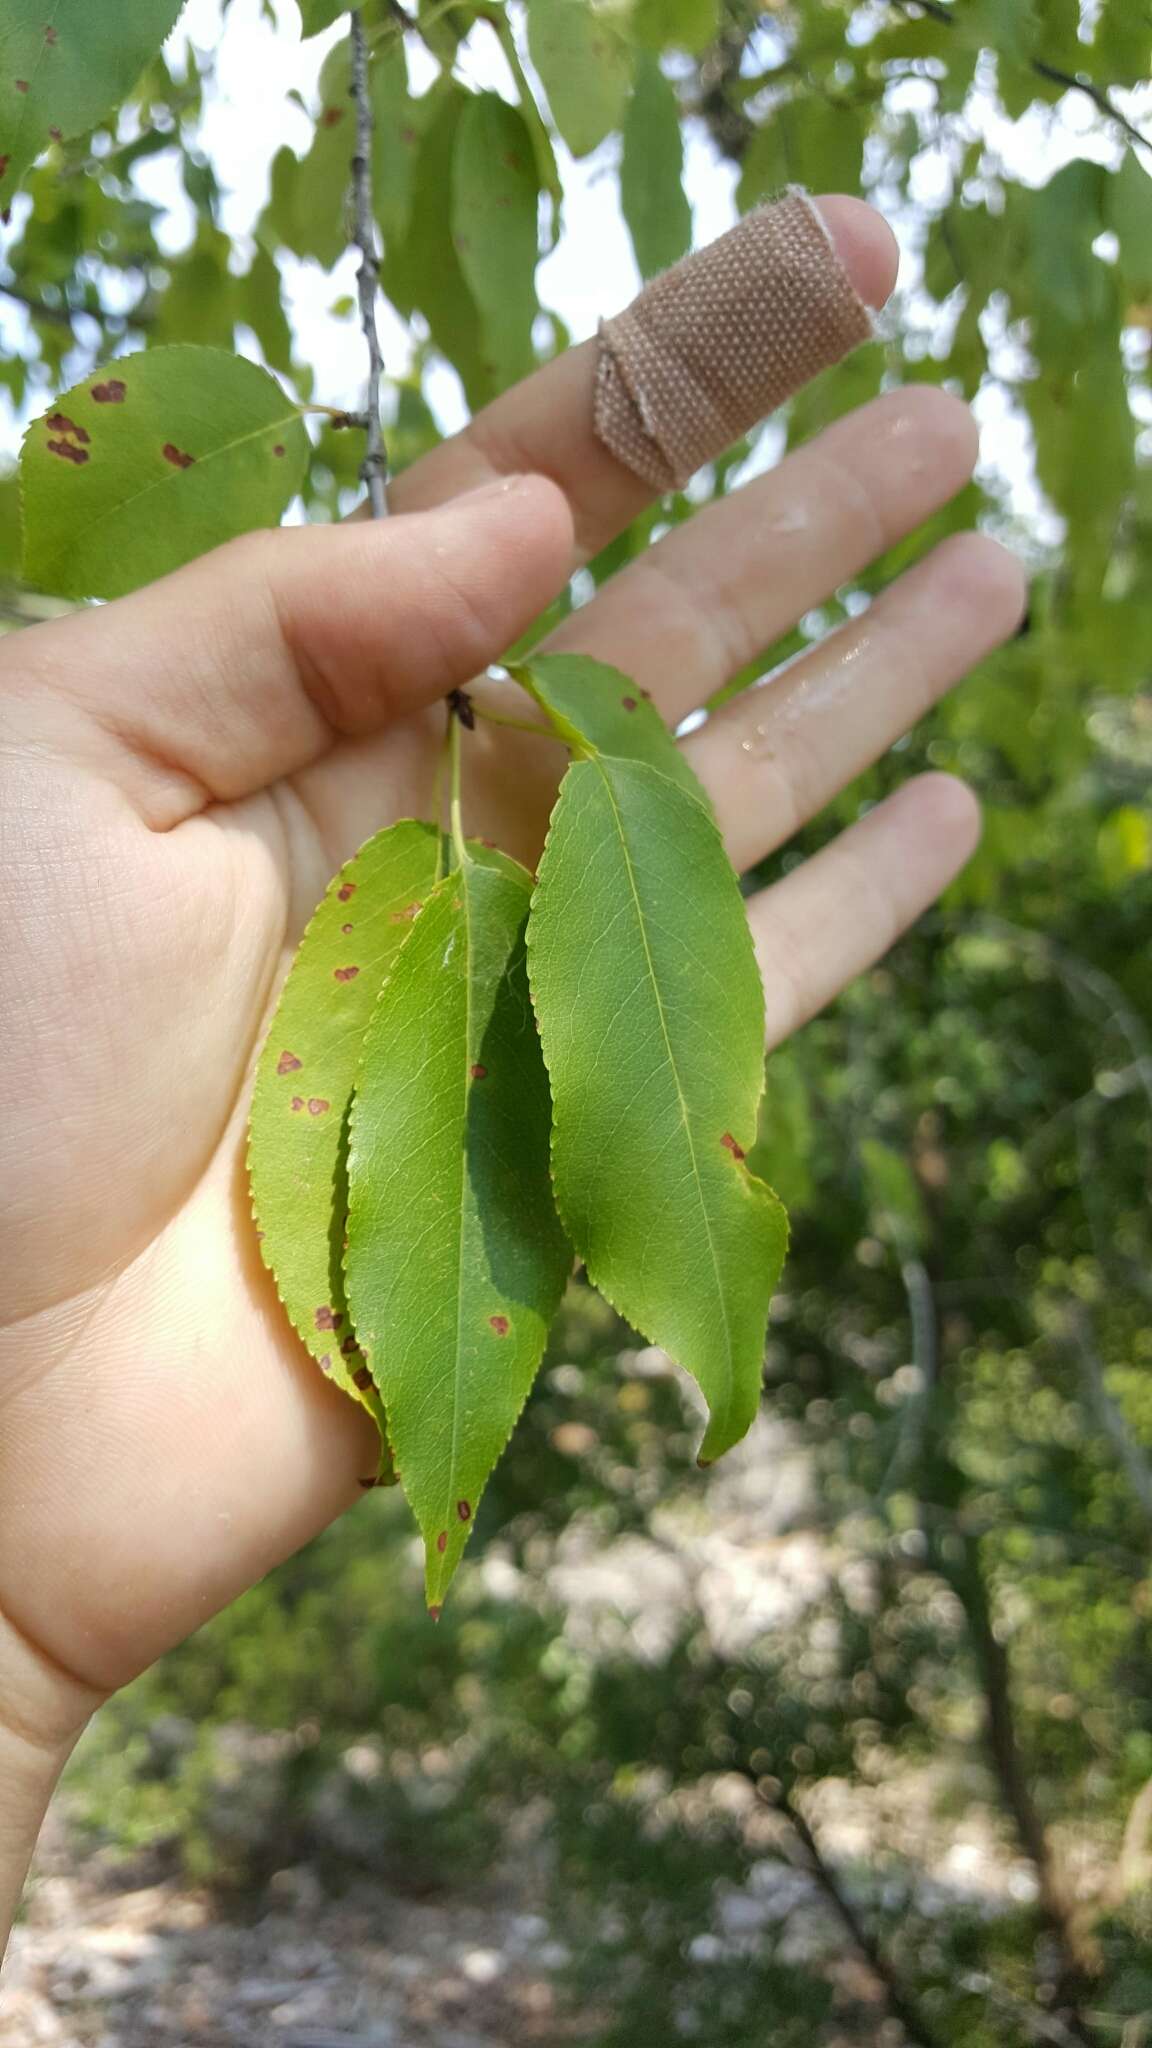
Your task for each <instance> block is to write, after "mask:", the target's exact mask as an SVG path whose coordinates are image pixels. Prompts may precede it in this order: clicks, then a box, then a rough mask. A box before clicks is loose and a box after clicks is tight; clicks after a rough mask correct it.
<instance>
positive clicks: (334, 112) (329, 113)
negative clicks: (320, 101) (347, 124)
mask: <svg viewBox="0 0 1152 2048" xmlns="http://www.w3.org/2000/svg"><path fill="white" fill-rule="evenodd" d="M343 119H344V109H343V107H325V109H324V112H323V113H322V114H321V116H320V126H321V127H322V128H337V127H339V125H340V122H341V121H342V120H343Z"/></svg>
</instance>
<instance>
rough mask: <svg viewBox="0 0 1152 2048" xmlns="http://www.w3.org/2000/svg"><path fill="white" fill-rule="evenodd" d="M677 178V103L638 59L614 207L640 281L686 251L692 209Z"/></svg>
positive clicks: (650, 62)
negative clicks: (628, 240) (622, 220)
mask: <svg viewBox="0 0 1152 2048" xmlns="http://www.w3.org/2000/svg"><path fill="white" fill-rule="evenodd" d="M683 177H684V142H683V137H682V135H681V132H680V102H679V100H678V99H677V97H676V94H675V92H674V91H673V89H672V87H671V86H670V85H669V83H668V80H667V79H666V78H665V76H664V73H663V72H662V71H661V69H660V66H659V64H658V63H657V62H656V59H655V58H654V57H647V56H642V57H641V58H640V60H639V63H638V64H637V66H636V83H635V85H634V86H633V88H632V98H631V100H630V101H629V104H628V113H627V116H626V118H625V122H624V154H623V157H622V158H621V163H620V204H621V207H622V208H623V212H624V218H625V220H626V221H627V223H628V232H629V234H630V235H631V237H632V247H633V249H634V250H635V251H636V262H637V265H638V266H639V270H640V275H641V277H644V278H649V277H655V276H656V275H657V274H658V272H660V271H661V270H667V269H669V268H670V267H671V265H672V264H673V263H678V262H679V260H680V258H681V256H684V255H686V254H687V252H688V250H689V249H690V248H691V246H692V209H691V207H690V206H689V204H688V201H687V199H686V197H685V194H684V185H683Z"/></svg>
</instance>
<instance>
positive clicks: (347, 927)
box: [340, 924, 352, 938]
mask: <svg viewBox="0 0 1152 2048" xmlns="http://www.w3.org/2000/svg"><path fill="white" fill-rule="evenodd" d="M340 929H341V931H342V932H343V934H344V936H345V938H347V936H348V934H349V932H350V931H351V929H352V927H351V925H350V924H342V925H341V927H340Z"/></svg>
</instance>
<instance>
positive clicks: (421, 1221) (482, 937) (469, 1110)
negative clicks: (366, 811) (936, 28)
mask: <svg viewBox="0 0 1152 2048" xmlns="http://www.w3.org/2000/svg"><path fill="white" fill-rule="evenodd" d="M531 886H532V884H531V878H530V876H529V875H528V874H526V873H525V871H524V870H523V869H522V868H520V867H518V866H517V865H516V864H515V862H513V861H510V860H507V859H506V858H505V857H504V856H502V855H496V856H494V857H493V858H492V859H491V860H489V861H486V862H485V863H484V864H481V862H480V861H479V860H474V859H469V860H468V861H467V862H465V864H464V865H463V867H462V868H458V869H457V870H456V871H455V872H454V873H453V874H451V875H450V876H449V877H448V878H447V880H446V881H445V882H443V883H441V885H440V886H439V887H438V888H437V889H436V890H435V891H434V893H433V894H432V895H431V896H430V897H429V898H428V901H427V903H426V905H425V908H424V911H423V913H422V915H421V916H420V918H419V919H418V921H417V923H416V925H415V927H414V929H413V931H412V936H411V939H410V940H409V942H408V944H407V945H406V946H405V948H404V951H403V952H402V953H401V954H400V957H399V959H398V960H397V962H396V965H395V968H394V969H393V972H392V974H391V975H390V977H389V980H388V983H387V987H386V989H385V991H384V995H383V996H382V998H381V1001H380V1003H379V1005H378V1007H377V1009H376V1011H375V1013H374V1015H373V1018H372V1022H371V1025H370V1027H369V1030H368V1034H367V1037H366V1039H365V1042H364V1051H363V1058H362V1062H361V1066H360V1072H359V1077H358V1080H357V1085H356V1096H355V1100H354V1102H353V1105H352V1120H351V1140H350V1148H349V1188H350V1194H351V1201H350V1214H349V1224H348V1252H347V1261H346V1267H347V1291H348V1299H349V1302H350V1304H351V1308H352V1314H353V1318H354V1322H355V1327H356V1332H357V1335H358V1337H359V1339H360V1342H361V1344H362V1345H363V1347H364V1350H365V1352H366V1353H367V1356H368V1362H369V1365H370V1366H371V1369H372V1374H373V1377H374V1378H375V1381H376V1384H377V1386H378V1388H379V1389H380V1392H381V1395H382V1397H383V1400H384V1404H385V1407H386V1409H387V1414H388V1435H389V1441H390V1443H391V1445H392V1450H393V1453H394V1455H395V1459H396V1464H397V1467H398V1469H399V1472H400V1474H401V1477H402V1480H403V1484H404V1490H405V1492H406V1494H407V1496H408V1499H409V1501H410V1502H411V1505H412V1510H413V1513H414V1514H415V1516H416V1519H417V1521H418V1522H419V1524H420V1527H421V1530H422V1531H423V1534H424V1541H425V1547H426V1557H427V1564H426V1572H425V1583H426V1588H427V1596H428V1601H429V1604H430V1605H431V1606H432V1607H433V1608H436V1609H438V1608H439V1606H440V1603H441V1601H442V1600H443V1597H444V1592H445V1589H446V1587H447V1586H448V1584H449V1581H450V1580H451V1578H452V1575H453V1573H454V1571H455V1569H456V1566H457V1564H458V1563H459V1561H460V1555H461V1552H462V1551H463V1548H464V1545H465V1543H466V1541H467V1539H468V1535H469V1533H470V1530H471V1526H472V1520H473V1517H474V1515H475V1512H476V1505H477V1502H478V1501H479V1498H480V1495H481V1493H482V1492H483V1490H484V1487H485V1485H486V1483H487V1480H488V1476H489V1474H490V1472H491V1470H492V1468H493V1466H494V1465H495V1463H496V1460H497V1459H498V1458H499V1456H500V1453H501V1452H502V1450H503V1449H504V1446H505V1444H506V1443H507V1441H508V1437H509V1435H510V1434H511V1431H512V1428H513V1425H514V1423H515V1421H516V1418H517V1416H518V1414H519V1413H520V1409H521V1408H522V1406H523V1404H524V1401H525V1399H526V1398H527V1395H528V1390H529V1388H530V1386H531V1384H532V1381H533V1378H534V1377H535V1374H536V1369H537V1366H538V1365H539V1362H540V1357H541V1354H542V1352H543V1349H544V1343H545V1339H546V1338H547V1335H548V1326H549V1324H550V1322H551V1320H552V1317H553V1315H554V1314H555V1311H556V1309H557V1307H558V1305H559V1301H560V1296H561V1294H562V1292H563V1289H564V1283H565V1278H566V1275H567V1271H568V1267H569V1263H570V1253H569V1250H568V1247H567V1244H566V1242H565V1239H564V1233H563V1231H562V1230H561V1228H560V1224H559V1222H558V1220H557V1217H556V1211H555V1205H554V1203H553V1199H552V1191H551V1187H550V1184H549V1178H548V1130H549V1121H550V1115H549V1098H548V1081H547V1077H546V1075H545V1072H544V1065H543V1061H542V1059H541V1057H540V1046H539V1041H538V1039H537V1036H536V1027H535V1024H534V1022H533V1017H532V1008H531V1004H530V1001H529V997H528V983H527V978H526V975H525V970H524V936H523V935H524V923H525V919H526V917H527V914H528V905H529V900H530V894H531Z"/></svg>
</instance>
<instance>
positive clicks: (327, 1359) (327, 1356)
mask: <svg viewBox="0 0 1152 2048" xmlns="http://www.w3.org/2000/svg"><path fill="white" fill-rule="evenodd" d="M316 1363H317V1365H318V1366H319V1367H320V1370H321V1372H331V1370H332V1354H331V1352H328V1351H326V1352H325V1353H324V1356H323V1358H318V1359H317V1360H316Z"/></svg>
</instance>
